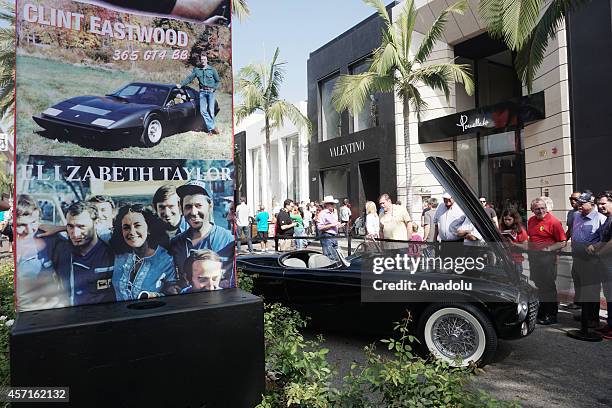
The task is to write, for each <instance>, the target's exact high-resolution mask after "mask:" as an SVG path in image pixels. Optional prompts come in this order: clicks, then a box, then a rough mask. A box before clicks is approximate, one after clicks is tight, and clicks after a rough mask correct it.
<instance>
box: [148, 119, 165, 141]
mask: <svg viewBox="0 0 612 408" xmlns="http://www.w3.org/2000/svg"><path fill="white" fill-rule="evenodd" d="M162 134H163V128H162V124H161V122H160V121H159V120H158V119H153V120H152V121H150V122H149V125H148V126H147V136H148V138H149V142H151V144H157V143H159V141H160V140H161V138H162Z"/></svg>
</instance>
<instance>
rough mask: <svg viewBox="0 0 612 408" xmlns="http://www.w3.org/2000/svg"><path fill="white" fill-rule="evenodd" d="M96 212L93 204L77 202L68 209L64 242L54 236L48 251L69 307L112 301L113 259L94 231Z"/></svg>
mask: <svg viewBox="0 0 612 408" xmlns="http://www.w3.org/2000/svg"><path fill="white" fill-rule="evenodd" d="M97 220H98V210H97V208H96V207H95V205H94V204H93V203H88V202H83V201H79V202H76V203H74V204H72V205H71V206H70V207H68V212H67V214H66V229H67V231H68V240H66V239H63V238H61V237H59V236H57V239H56V240H55V246H54V248H53V249H52V251H51V253H52V259H53V266H54V267H55V270H56V271H57V273H58V275H59V276H60V279H61V280H62V282H63V284H64V287H65V288H67V289H68V292H69V293H68V294H69V299H70V305H71V306H78V305H85V304H91V303H104V302H114V301H115V290H114V289H113V285H112V277H113V265H114V262H115V258H114V256H113V254H112V253H111V251H110V248H109V247H108V245H107V244H106V243H104V241H102V240H101V239H100V238H99V237H98V234H97V232H96V223H97Z"/></svg>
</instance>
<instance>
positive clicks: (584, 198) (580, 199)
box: [576, 191, 595, 204]
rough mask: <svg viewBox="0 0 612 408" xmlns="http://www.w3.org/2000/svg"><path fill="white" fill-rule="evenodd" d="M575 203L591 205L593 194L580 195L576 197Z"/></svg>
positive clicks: (593, 198)
mask: <svg viewBox="0 0 612 408" xmlns="http://www.w3.org/2000/svg"><path fill="white" fill-rule="evenodd" d="M576 201H578V202H579V203H581V204H584V203H592V202H594V201H595V197H594V196H593V193H592V192H591V191H585V192H584V193H582V194H580V196H578V199H577V200H576Z"/></svg>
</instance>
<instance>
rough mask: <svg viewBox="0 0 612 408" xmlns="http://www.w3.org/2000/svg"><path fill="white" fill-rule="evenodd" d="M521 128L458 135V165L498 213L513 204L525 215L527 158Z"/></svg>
mask: <svg viewBox="0 0 612 408" xmlns="http://www.w3.org/2000/svg"><path fill="white" fill-rule="evenodd" d="M521 135H522V131H521V130H516V131H510V132H503V133H497V134H492V135H484V136H483V135H480V134H478V133H476V134H471V135H465V136H461V137H457V140H456V146H455V152H456V163H457V167H458V168H459V170H460V171H461V174H462V175H463V176H464V177H465V179H466V180H467V182H468V183H469V184H470V186H471V187H472V188H473V189H474V191H475V192H476V193H477V194H479V195H482V196H485V197H486V198H487V201H488V202H489V204H490V205H492V206H493V208H494V209H495V210H496V212H497V213H498V214H501V211H503V210H504V209H506V208H510V207H512V208H514V209H516V210H517V211H519V213H520V214H521V215H522V216H523V217H525V216H526V208H527V205H526V190H525V185H526V182H525V158H524V150H523V146H522V138H521Z"/></svg>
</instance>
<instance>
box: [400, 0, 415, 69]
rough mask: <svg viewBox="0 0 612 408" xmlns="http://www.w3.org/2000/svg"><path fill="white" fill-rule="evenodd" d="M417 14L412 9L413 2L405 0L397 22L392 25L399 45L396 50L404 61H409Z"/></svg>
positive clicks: (412, 0)
mask: <svg viewBox="0 0 612 408" xmlns="http://www.w3.org/2000/svg"><path fill="white" fill-rule="evenodd" d="M416 16H417V13H416V11H415V9H414V0H406V1H405V2H404V7H403V8H402V12H401V13H400V15H399V17H398V19H397V21H396V22H395V23H394V25H395V27H397V28H396V31H397V33H398V40H399V44H398V46H397V48H398V49H399V50H400V53H401V55H402V57H403V59H404V60H408V59H410V45H411V44H412V33H413V32H414V24H415V22H416Z"/></svg>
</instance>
